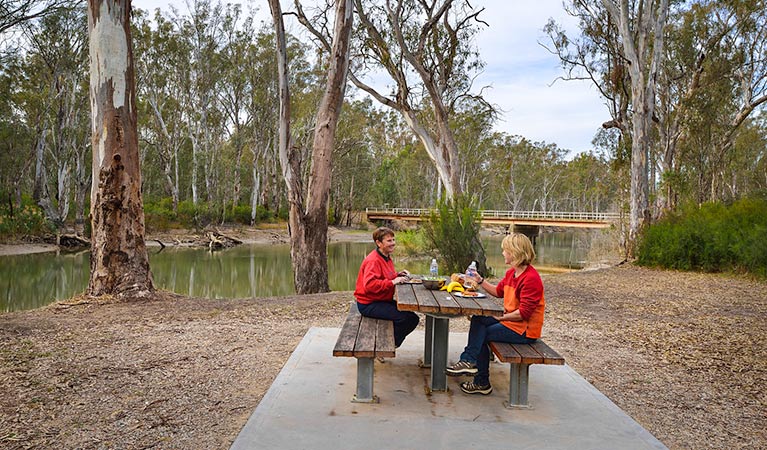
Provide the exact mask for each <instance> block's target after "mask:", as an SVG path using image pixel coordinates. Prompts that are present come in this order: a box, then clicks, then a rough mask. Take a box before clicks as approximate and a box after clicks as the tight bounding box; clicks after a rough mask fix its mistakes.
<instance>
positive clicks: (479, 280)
mask: <svg viewBox="0 0 767 450" xmlns="http://www.w3.org/2000/svg"><path fill="white" fill-rule="evenodd" d="M464 279H466V280H471V281H473V282H475V283H477V285H480V284H482V281H483V280H484V279H485V278H484V277H483V276H482V275H480V274H479V273H477V274H476V275H474V276H473V277H471V276H468V275H464Z"/></svg>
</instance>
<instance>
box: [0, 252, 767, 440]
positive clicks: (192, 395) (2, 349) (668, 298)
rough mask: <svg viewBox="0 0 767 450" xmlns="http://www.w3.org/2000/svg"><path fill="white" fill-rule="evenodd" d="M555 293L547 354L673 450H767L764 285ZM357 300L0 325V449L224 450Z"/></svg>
mask: <svg viewBox="0 0 767 450" xmlns="http://www.w3.org/2000/svg"><path fill="white" fill-rule="evenodd" d="M544 284H545V287H546V300H547V316H546V323H545V325H544V338H545V339H546V342H547V343H549V344H550V345H551V346H552V347H554V348H555V349H557V350H559V352H560V353H562V354H563V355H564V356H565V358H566V359H567V363H568V364H569V365H570V366H572V367H573V368H574V369H575V370H576V371H577V372H578V373H580V374H581V375H582V376H584V377H585V378H586V379H587V380H588V381H589V382H590V383H592V384H593V385H594V386H596V388H597V389H599V390H600V391H601V392H603V393H604V394H605V395H607V396H608V397H609V398H610V399H611V400H612V401H613V402H615V403H616V404H617V405H618V406H619V407H621V408H622V409H623V410H624V411H626V412H627V413H628V414H629V415H631V416H632V417H633V418H634V419H636V420H637V421H638V422H639V423H640V424H641V425H642V426H644V427H645V428H646V429H648V430H649V431H650V432H651V433H652V434H653V435H655V436H656V437H657V438H658V439H660V440H661V441H662V442H663V443H664V444H666V445H667V446H669V447H670V448H672V449H687V448H721V449H735V448H749V449H752V448H765V447H767V433H766V432H765V427H764V424H765V419H767V408H766V407H765V406H766V405H767V395H766V394H765V386H767V358H766V357H765V356H767V350H765V347H764V342H765V341H766V340H767V320H765V319H766V318H767V283H764V282H758V281H751V280H748V279H745V278H740V277H733V276H720V275H710V274H696V273H682V272H671V271H661V270H651V269H644V268H639V267H635V266H632V265H624V266H621V267H613V268H609V269H603V270H595V271H584V272H574V273H569V274H554V275H546V276H544ZM350 299H351V293H350V292H333V293H328V294H319V295H310V296H292V297H281V298H260V299H235V300H208V299H197V298H187V297H181V296H177V295H175V294H168V293H161V294H160V295H158V297H157V299H154V300H136V301H131V302H122V303H115V302H109V301H103V302H99V303H95V302H89V301H87V300H86V299H82V298H81V299H73V300H70V301H67V302H59V303H57V304H54V305H51V306H49V307H46V308H42V309H38V310H33V311H25V312H17V313H4V314H0V392H2V395H0V448H8V449H26V448H46V449H48V448H57V449H58V448H61V449H70V448H83V449H102V448H120V449H144V448H164V449H188V448H211V449H212V448H220V449H225V448H228V447H229V446H230V444H231V442H232V441H233V440H234V438H235V437H236V435H237V433H238V432H239V431H240V429H241V428H242V427H243V425H244V424H245V422H246V420H247V418H248V417H249V415H250V414H251V413H252V411H253V410H254V409H255V407H256V406H257V405H258V403H259V401H260V400H261V398H262V397H263V395H264V393H265V392H266V391H267V389H268V388H269V386H270V384H271V383H272V381H273V380H274V378H275V377H276V375H277V374H278V372H279V371H280V369H281V367H282V366H283V364H284V363H285V362H286V361H287V359H288V357H289V356H290V354H291V352H292V351H293V349H294V348H295V347H296V345H297V344H298V343H299V341H300V340H301V338H302V337H303V335H304V333H305V332H306V331H307V330H308V329H309V328H310V327H313V326H319V327H340V326H341V324H342V322H343V319H344V317H345V314H346V311H347V309H348V305H349V301H350ZM422 322H423V321H422ZM467 323H468V322H467V321H453V323H452V324H451V330H453V331H462V330H464V329H465V327H466V326H467ZM451 356H453V357H454V356H455V355H451ZM497 382H501V381H497Z"/></svg>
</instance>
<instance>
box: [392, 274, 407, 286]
mask: <svg viewBox="0 0 767 450" xmlns="http://www.w3.org/2000/svg"><path fill="white" fill-rule="evenodd" d="M409 279H410V277H404V276H403V277H397V278H395V279H393V280H391V283H392V284H393V285H395V286H396V285H398V284H402V283H404V282H406V281H407V280H409Z"/></svg>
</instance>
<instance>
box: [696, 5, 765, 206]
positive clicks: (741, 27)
mask: <svg viewBox="0 0 767 450" xmlns="http://www.w3.org/2000/svg"><path fill="white" fill-rule="evenodd" d="M722 7H723V8H724V9H725V10H727V9H728V8H729V9H730V11H731V12H732V16H733V18H732V19H731V22H730V24H731V28H730V29H731V30H732V31H731V32H730V33H727V34H725V35H724V37H723V40H722V48H723V49H724V50H725V51H727V55H728V59H729V60H730V61H732V65H731V68H732V72H731V79H732V85H731V92H732V99H733V106H734V107H733V108H731V109H730V111H729V113H728V114H727V115H725V117H724V130H723V132H722V133H721V135H720V136H719V137H718V139H717V141H716V143H715V148H714V154H713V158H712V161H711V163H712V164H713V167H716V168H719V167H721V166H725V165H726V162H727V158H728V155H729V153H730V150H731V149H732V147H733V145H734V143H735V139H736V137H737V132H738V130H739V129H740V127H741V125H742V124H743V123H744V122H745V121H746V120H747V119H748V118H749V117H750V116H752V114H753V113H754V112H755V111H757V108H760V107H761V106H762V105H764V104H765V103H766V102H767V1H764V0H756V1H753V0H748V1H740V2H734V3H732V4H728V5H723V6H722ZM715 17H716V20H719V19H720V17H722V14H717V15H715ZM726 25H729V24H722V25H720V26H726ZM725 183H727V180H726V179H725V178H724V171H722V170H719V171H717V172H715V173H713V174H712V176H711V187H710V197H709V199H710V200H717V199H719V198H721V191H722V189H721V188H720V185H723V184H725Z"/></svg>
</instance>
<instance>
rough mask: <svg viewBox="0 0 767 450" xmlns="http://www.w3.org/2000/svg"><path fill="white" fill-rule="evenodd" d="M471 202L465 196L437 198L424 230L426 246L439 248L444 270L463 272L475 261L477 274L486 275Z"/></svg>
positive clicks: (486, 271)
mask: <svg viewBox="0 0 767 450" xmlns="http://www.w3.org/2000/svg"><path fill="white" fill-rule="evenodd" d="M472 203H473V200H472V198H471V197H470V196H468V195H463V196H459V197H457V198H455V199H454V200H452V201H450V200H448V201H443V200H440V201H438V202H437V208H436V209H435V210H433V211H432V212H431V214H430V215H429V221H428V222H427V223H426V224H425V226H424V233H425V235H426V239H427V241H428V243H429V245H431V247H432V248H435V249H437V250H439V254H440V257H439V258H438V259H440V260H441V261H440V266H442V267H445V269H446V270H447V271H448V272H463V271H464V270H466V267H468V265H469V263H471V261H476V262H477V269H478V270H479V273H481V274H483V275H488V274H489V273H490V272H489V271H488V267H487V259H486V257H485V248H484V247H483V246H482V241H481V240H480V239H479V228H480V217H479V214H478V211H477V210H476V209H475V208H473V206H472Z"/></svg>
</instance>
